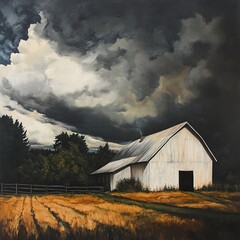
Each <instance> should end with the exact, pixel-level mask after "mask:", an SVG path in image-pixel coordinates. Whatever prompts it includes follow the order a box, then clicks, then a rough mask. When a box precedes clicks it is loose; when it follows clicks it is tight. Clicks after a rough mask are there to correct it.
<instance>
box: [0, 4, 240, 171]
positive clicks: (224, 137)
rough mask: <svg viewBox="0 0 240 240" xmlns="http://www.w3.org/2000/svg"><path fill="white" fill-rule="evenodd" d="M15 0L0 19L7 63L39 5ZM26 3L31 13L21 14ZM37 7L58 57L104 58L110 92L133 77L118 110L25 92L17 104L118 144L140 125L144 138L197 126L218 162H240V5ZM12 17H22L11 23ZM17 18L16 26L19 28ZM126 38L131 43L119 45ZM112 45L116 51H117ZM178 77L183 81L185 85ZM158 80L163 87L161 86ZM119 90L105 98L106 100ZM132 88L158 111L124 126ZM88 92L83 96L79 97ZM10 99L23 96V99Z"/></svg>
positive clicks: (99, 67) (99, 64)
mask: <svg viewBox="0 0 240 240" xmlns="http://www.w3.org/2000/svg"><path fill="white" fill-rule="evenodd" d="M1 2H2V1H1ZM13 3H14V4H12V5H10V6H11V8H10V7H9V9H10V10H8V11H9V13H8V14H6V13H5V14H4V13H3V10H2V8H1V12H0V22H1V26H2V28H1V29H3V30H2V32H1V33H0V41H1V43H3V44H2V45H1V46H3V47H1V63H3V64H6V63H8V62H9V55H10V53H11V52H16V51H17V46H18V43H19V40H20V39H26V38H27V35H26V34H27V28H28V26H29V24H30V23H31V22H35V21H37V20H38V18H37V14H36V12H35V10H34V9H35V8H34V7H33V4H32V3H33V1H14V2H13ZM20 3H21V4H20ZM5 5H6V2H5ZM20 6H25V7H24V8H22V10H21V11H20V10H19V11H18V10H16V9H18V8H19V7H20ZM35 7H36V8H37V9H38V11H39V12H40V11H42V12H43V15H44V16H45V18H46V21H47V25H46V26H45V28H44V31H43V36H44V37H45V38H46V39H50V40H51V41H54V42H57V43H58V52H59V53H60V54H65V55H66V54H67V55H71V54H73V55H74V56H76V55H77V56H78V55H79V56H87V55H89V54H90V53H93V54H95V55H96V60H95V62H94V64H93V66H92V68H93V70H94V71H95V72H98V73H99V74H102V72H104V74H103V75H101V77H102V78H103V79H104V80H105V81H106V82H109V83H110V84H111V83H112V88H113V87H114V85H115V84H116V81H117V80H116V78H117V77H119V76H120V77H121V75H124V76H126V78H127V83H126V82H124V81H122V80H119V82H118V83H117V84H118V86H119V88H120V87H121V88H122V89H123V90H122V92H120V94H119V102H120V103H119V105H117V106H116V105H113V104H109V105H107V106H104V107H103V106H100V105H96V106H94V107H91V108H90V107H88V108H87V107H86V108H83V107H74V106H69V105H68V104H67V103H66V102H65V101H64V99H61V97H59V96H54V95H51V96H49V97H48V98H45V99H44V100H43V99H41V98H33V97H26V98H23V96H21V94H18V97H17V101H18V102H21V104H22V105H23V106H24V107H25V108H29V109H31V108H36V109H38V110H39V111H40V112H42V113H44V114H46V115H47V116H48V117H49V118H53V119H55V120H58V121H61V122H64V123H67V124H70V125H73V126H75V127H76V128H77V129H78V130H79V131H80V132H82V133H86V134H91V135H94V136H99V137H102V138H104V139H106V140H111V141H116V142H121V141H127V140H133V139H134V138H136V137H137V134H138V133H137V132H136V130H134V127H136V125H138V124H137V123H138V122H141V121H142V122H143V124H141V126H142V128H143V129H142V130H143V133H144V134H149V133H152V132H155V131H159V130H161V129H163V128H165V127H169V126H171V125H172V124H176V123H179V122H181V121H189V122H190V123H191V124H192V125H193V126H194V127H196V129H197V130H198V131H199V132H200V134H201V135H202V136H203V137H204V138H205V139H206V141H207V142H208V143H209V145H210V147H211V148H212V149H213V150H214V153H216V155H217V158H218V159H220V162H221V160H222V161H226V162H228V161H229V162H232V163H234V164H236V163H237V160H236V159H235V158H236V156H239V155H240V150H239V149H240V148H239V146H238V142H239V140H238V139H239V136H240V124H239V122H240V95H239V91H240V81H239V76H240V74H239V69H240V66H239V65H240V59H239V57H240V45H239V44H240V35H239V34H240V31H239V27H240V4H239V1H238V0H230V1H227V0H222V1H219V0H218V1H217V0H195V1H194V0H191V1H190V0H189V1H187V0H159V1H157V0H145V1H144V0H139V1H124V0H112V1H109V0H102V1H98V0H85V1H79V0H69V1H64V0H51V1H50V0H48V1H47V0H44V1H38V2H37V4H36V5H35ZM12 12H14V14H15V15H16V16H17V17H16V16H15V15H14V18H13V17H11V16H13V13H12ZM16 12H18V14H17V13H16ZM8 18H10V19H8ZM11 18H12V19H15V20H14V21H15V22H14V24H12V22H11V21H10V20H11ZM18 26H21V28H19V27H18ZM119 40H125V42H124V43H122V42H121V44H119ZM114 44H116V47H115V48H111V47H112V46H114ZM121 64H122V65H121ZM119 65H120V66H122V67H121V68H120V67H119ZM117 67H119V68H117ZM179 73H181V74H182V75H181V74H180V77H179V78H177V77H176V76H178V75H179ZM184 74H185V75H184ZM160 77H163V78H164V80H165V82H164V81H163V80H162V82H161V81H160V82H159V78H160ZM183 78H186V79H185V80H184V81H183V80H182V79H183ZM174 79H175V80H174ZM121 81H122V82H123V83H122V85H121ZM160 84H163V88H164V93H161V96H160V97H159V96H158V94H157V93H158V92H156V91H157V90H158V88H159V85H160ZM112 88H111V87H109V88H104V89H103V90H101V91H102V92H106V93H107V92H109V91H111V90H112ZM127 89H130V92H131V93H132V94H133V95H134V96H135V97H136V102H137V103H138V102H141V101H145V100H146V99H147V98H150V99H152V102H153V103H154V104H155V107H156V112H157V113H156V114H155V115H152V116H144V117H141V116H140V117H135V118H134V120H132V121H130V120H129V119H127V120H128V121H125V122H124V121H123V120H121V121H117V120H116V118H117V117H116V116H115V117H114V115H115V114H116V113H121V112H123V113H124V112H126V111H127V107H126V104H125V105H124V104H122V102H121V100H122V99H123V98H124V97H123V95H124V94H125V92H127ZM183 90H184V91H183ZM187 91H189V92H190V93H191V94H192V95H194V97H193V96H192V95H191V94H189V92H187ZM81 94H83V93H76V97H77V96H79V95H81ZM91 94H92V95H91ZM91 94H90V95H91V96H93V95H94V94H96V93H91ZM98 94H99V93H98ZM11 95H12V97H14V96H13V95H15V98H16V95H17V94H16V93H15V94H11ZM68 97H69V96H68ZM71 98H73V97H71ZM27 99H28V101H27ZM179 99H180V100H179ZM124 103H126V102H124ZM136 106H138V105H136ZM146 109H147V110H146V111H148V108H146ZM139 111H140V110H139ZM149 111H150V109H149ZM127 117H128V116H127ZM127 117H126V118H127ZM234 164H233V165H234ZM239 165H240V164H239V163H238V166H239Z"/></svg>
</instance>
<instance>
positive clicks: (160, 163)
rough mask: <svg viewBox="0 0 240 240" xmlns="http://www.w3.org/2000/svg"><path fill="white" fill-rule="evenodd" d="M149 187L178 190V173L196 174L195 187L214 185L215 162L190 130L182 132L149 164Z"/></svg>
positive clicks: (152, 188) (184, 129)
mask: <svg viewBox="0 0 240 240" xmlns="http://www.w3.org/2000/svg"><path fill="white" fill-rule="evenodd" d="M149 168H150V173H151V174H150V176H149V183H148V185H147V186H148V187H149V188H150V189H151V190H157V189H162V188H164V187H165V186H167V187H174V188H179V171H193V175H194V188H195V189H198V188H201V187H202V186H204V185H208V184H212V159H211V157H210V156H209V154H208V153H207V152H206V150H205V148H204V147H203V145H202V143H201V142H200V141H199V140H198V139H197V138H196V137H195V135H193V134H192V133H191V132H190V131H189V130H188V129H187V128H183V129H182V130H180V131H179V132H178V133H177V134H176V135H175V136H173V137H172V138H171V139H170V140H169V142H168V143H167V144H166V145H165V146H164V147H163V148H162V149H161V151H159V153H157V154H156V156H155V157H154V158H153V159H152V160H151V161H150V162H149Z"/></svg>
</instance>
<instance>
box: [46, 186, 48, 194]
mask: <svg viewBox="0 0 240 240" xmlns="http://www.w3.org/2000/svg"><path fill="white" fill-rule="evenodd" d="M46 194H48V185H47V186H46Z"/></svg>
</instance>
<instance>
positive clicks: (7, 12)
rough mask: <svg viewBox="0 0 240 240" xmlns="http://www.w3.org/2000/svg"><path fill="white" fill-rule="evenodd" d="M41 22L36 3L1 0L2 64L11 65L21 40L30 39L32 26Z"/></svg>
mask: <svg viewBox="0 0 240 240" xmlns="http://www.w3.org/2000/svg"><path fill="white" fill-rule="evenodd" d="M39 21H40V16H39V15H38V13H37V11H36V10H35V1H34V0H33V1H29V0H21V1H18V0H0V64H4V65H6V64H9V63H10V62H11V60H10V56H11V54H12V53H16V52H18V45H19V42H20V40H21V39H23V40H27V39H28V34H27V33H28V28H29V26H30V24H32V23H36V22H39Z"/></svg>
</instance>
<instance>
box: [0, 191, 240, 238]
mask: <svg viewBox="0 0 240 240" xmlns="http://www.w3.org/2000/svg"><path fill="white" fill-rule="evenodd" d="M239 234H240V193H221V192H204V193H201V192H195V193H190V192H184V193H183V192H178V191H176V192H156V193H124V194H123V193H112V194H86V195H45V196H44V195H43V196H37V195H36V196H2V197H0V240H8V239H9V240H11V239H13V240H14V239H24V240H28V239H32V240H33V239H39V240H44V239H49V240H54V239H56V240H60V239H69V240H74V239H109V240H110V239H151V240H154V239H239Z"/></svg>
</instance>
